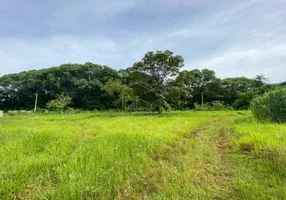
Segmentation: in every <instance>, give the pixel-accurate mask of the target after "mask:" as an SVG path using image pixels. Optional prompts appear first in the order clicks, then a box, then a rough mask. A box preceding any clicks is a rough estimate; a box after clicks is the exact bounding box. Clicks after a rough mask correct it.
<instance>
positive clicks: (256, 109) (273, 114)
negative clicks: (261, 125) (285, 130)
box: [251, 89, 286, 123]
mask: <svg viewBox="0 0 286 200" xmlns="http://www.w3.org/2000/svg"><path fill="white" fill-rule="evenodd" d="M251 111H252V113H253V115H254V116H255V117H256V118H257V119H259V120H264V121H271V122H278V123H285V122H286V89H276V90H273V91H269V92H267V93H265V94H264V95H263V96H259V97H257V98H255V99H254V100H253V101H252V103H251Z"/></svg>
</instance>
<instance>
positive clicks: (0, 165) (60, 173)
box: [0, 111, 286, 199]
mask: <svg viewBox="0 0 286 200" xmlns="http://www.w3.org/2000/svg"><path fill="white" fill-rule="evenodd" d="M0 143H1V146H0V176H1V177H0V187H1V188H0V199H286V189H285V188H286V168H285V167H286V125H278V124H270V123H260V122H257V121H255V120H254V119H253V118H252V116H251V114H250V113H248V112H235V111H228V112H172V113H166V114H163V115H155V114H150V113H149V114H148V113H135V114H132V115H131V114H130V115H121V113H85V114H77V115H68V114H66V115H65V114H58V115H56V114H52V115H21V116H20V115H19V116H13V117H12V116H11V117H6V116H5V117H4V118H1V119H0Z"/></svg>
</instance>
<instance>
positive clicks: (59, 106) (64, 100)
mask: <svg viewBox="0 0 286 200" xmlns="http://www.w3.org/2000/svg"><path fill="white" fill-rule="evenodd" d="M70 103H71V98H70V97H69V96H65V95H64V94H61V95H57V99H55V100H51V101H50V102H48V103H47V108H48V109H49V110H52V111H61V112H63V111H64V110H65V109H66V108H67V106H68V105H69V104H70Z"/></svg>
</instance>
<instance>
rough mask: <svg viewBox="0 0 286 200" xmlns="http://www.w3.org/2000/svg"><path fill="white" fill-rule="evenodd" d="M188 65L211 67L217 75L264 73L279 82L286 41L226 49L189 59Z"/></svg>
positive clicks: (285, 71)
mask: <svg viewBox="0 0 286 200" xmlns="http://www.w3.org/2000/svg"><path fill="white" fill-rule="evenodd" d="M190 66H192V68H193V67H196V68H200V69H203V68H208V69H213V70H215V71H216V72H217V75H218V76H219V77H235V76H248V77H254V76H255V75H258V74H264V75H266V76H268V77H269V78H270V80H272V81H273V82H279V81H282V80H283V79H285V76H286V43H284V44H279V45H277V46H276V45H273V46H266V45H265V46H261V47H260V48H250V49H226V50H224V51H222V52H218V53H217V54H215V55H212V56H210V57H206V58H204V59H202V60H197V61H196V60H194V61H189V62H188V63H187V65H186V68H188V67H190Z"/></svg>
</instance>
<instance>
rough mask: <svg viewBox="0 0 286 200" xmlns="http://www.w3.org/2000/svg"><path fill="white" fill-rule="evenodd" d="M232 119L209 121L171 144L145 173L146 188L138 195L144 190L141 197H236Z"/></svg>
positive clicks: (142, 189)
mask: <svg viewBox="0 0 286 200" xmlns="http://www.w3.org/2000/svg"><path fill="white" fill-rule="evenodd" d="M231 121H232V118H230V117H228V118H219V119H215V120H212V121H209V122H207V123H205V124H203V125H202V126H200V127H198V128H197V129H195V130H194V131H191V132H190V134H188V135H185V136H184V137H182V138H180V139H179V140H178V141H177V142H176V143H175V144H176V145H174V146H170V147H168V149H169V150H168V152H167V154H166V155H163V156H160V159H157V160H156V162H155V163H153V166H152V168H151V169H150V170H149V173H148V174H145V175H144V178H143V180H142V182H144V183H145V186H144V188H145V189H144V188H141V191H137V192H138V194H137V197H138V196H139V197H140V192H141V193H142V192H143V194H141V199H233V195H232V194H233V188H232V185H231V178H232V174H231V161H230V158H229V155H228V153H229V149H228V146H229V142H230V135H231V132H230V128H229V126H230V123H231ZM170 148H171V149H170Z"/></svg>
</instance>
